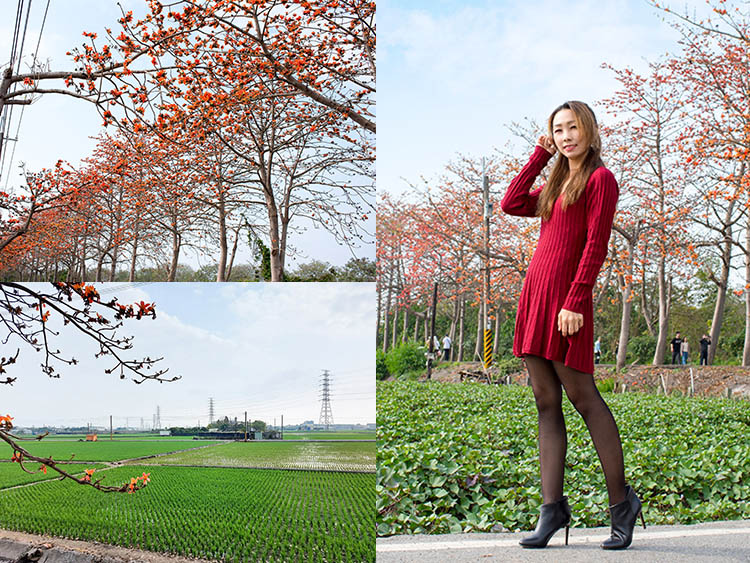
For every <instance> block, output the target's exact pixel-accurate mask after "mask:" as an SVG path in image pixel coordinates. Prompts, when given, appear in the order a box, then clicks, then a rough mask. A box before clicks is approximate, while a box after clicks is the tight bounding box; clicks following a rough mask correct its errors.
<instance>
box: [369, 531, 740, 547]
mask: <svg viewBox="0 0 750 563" xmlns="http://www.w3.org/2000/svg"><path fill="white" fill-rule="evenodd" d="M733 534H748V535H750V528H724V529H722V528H696V529H694V530H664V531H663V532H638V531H637V530H636V533H635V536H634V538H633V539H634V541H637V540H652V539H664V538H682V537H685V536H724V535H733ZM608 537H609V534H596V535H578V534H576V535H572V534H571V536H570V538H569V540H568V543H569V544H576V543H600V542H602V541H604V540H605V539H607V538H608ZM555 540H557V541H555ZM560 540H562V538H561V537H560V536H559V535H557V536H555V537H554V538H553V543H554V544H558V543H560V544H562V543H564V540H563V541H560ZM510 546H518V539H517V538H516V539H497V540H470V539H467V540H466V541H455V540H451V541H429V542H428V541H424V542H416V543H378V544H377V548H376V549H377V552H378V553H392V552H399V551H441V550H445V549H479V548H488V547H510Z"/></svg>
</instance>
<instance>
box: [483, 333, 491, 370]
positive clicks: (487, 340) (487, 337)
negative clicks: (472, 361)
mask: <svg viewBox="0 0 750 563" xmlns="http://www.w3.org/2000/svg"><path fill="white" fill-rule="evenodd" d="M491 365H492V331H491V330H490V329H488V328H486V329H484V368H485V369H487V368H489V367H490V366H491Z"/></svg>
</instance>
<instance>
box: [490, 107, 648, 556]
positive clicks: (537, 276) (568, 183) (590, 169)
mask: <svg viewBox="0 0 750 563" xmlns="http://www.w3.org/2000/svg"><path fill="white" fill-rule="evenodd" d="M548 132H549V136H546V135H542V136H541V137H540V138H539V141H538V143H537V146H536V148H535V150H534V154H533V155H532V156H531V159H530V160H529V162H528V163H527V164H526V166H524V167H523V169H522V170H521V172H520V173H519V174H518V176H516V178H515V179H514V180H513V182H511V185H510V187H509V188H508V192H507V193H506V194H505V197H504V198H503V201H502V203H501V205H502V209H503V211H505V212H506V213H509V214H511V215H519V216H522V217H541V218H542V223H541V229H540V234H539V243H538V244H537V248H536V251H535V252H534V256H533V257H532V259H531V263H530V264H529V268H528V271H527V273H526V279H525V281H524V286H523V290H522V291H521V298H520V300H519V304H518V314H517V315H516V330H515V336H514V341H513V354H514V355H516V356H520V357H523V358H524V359H525V362H526V367H527V369H528V372H529V376H530V378H531V386H532V389H533V391H534V399H535V401H536V406H537V411H538V414H539V465H540V469H541V480H542V498H543V500H544V504H543V505H542V507H541V514H540V517H539V521H538V523H537V526H536V530H535V533H534V534H533V535H531V536H529V537H527V538H524V539H523V540H521V545H522V546H523V547H545V546H546V545H547V542H548V541H549V539H550V538H551V537H552V535H553V534H554V533H555V532H556V531H557V530H559V529H561V528H562V527H565V543H566V544H567V543H568V527H569V524H570V507H569V506H568V502H567V497H565V496H563V474H564V467H565V452H566V448H567V434H566V430H565V420H564V418H563V413H562V388H564V389H565V393H566V394H567V396H568V398H569V399H570V401H571V403H573V406H574V407H575V408H576V410H577V411H578V412H579V413H580V414H581V415H582V416H583V419H584V421H585V422H586V426H587V427H588V429H589V433H590V434H591V438H592V440H593V442H594V446H595V447H596V451H597V453H598V455H599V460H600V462H601V465H602V469H603V470H604V476H605V479H606V482H607V492H608V494H609V504H610V506H609V511H610V517H611V525H612V535H611V537H610V538H609V539H607V540H605V541H604V542H603V543H602V544H601V547H603V548H604V549H624V548H627V547H628V546H629V545H630V543H631V541H632V538H633V527H634V526H635V521H636V518H637V517H638V514H639V513H641V501H640V500H639V499H638V496H637V495H636V494H635V492H634V491H633V489H632V488H631V487H630V486H629V485H626V484H625V469H624V466H623V456H622V445H621V443H620V435H619V432H618V430H617V425H616V424H615V420H614V418H613V417H612V413H611V412H610V410H609V408H608V407H607V405H606V403H605V402H604V400H603V399H602V397H601V395H600V394H599V391H598V390H597V388H596V385H595V383H594V377H593V373H594V361H593V357H592V356H593V354H592V353H591V350H592V343H593V340H594V318H593V317H594V314H593V297H592V292H593V287H594V283H595V282H596V278H597V275H598V274H599V270H600V269H601V266H602V263H603V262H604V259H605V258H606V256H607V245H608V243H609V237H610V234H611V230H612V220H613V217H614V214H615V208H616V206H617V197H618V195H619V190H618V187H617V182H616V181H615V178H614V176H613V175H612V173H611V172H610V171H609V170H607V169H606V168H605V167H604V164H603V163H602V160H601V157H600V151H601V140H600V138H599V131H598V126H597V123H596V117H595V116H594V112H593V111H592V110H591V108H590V107H589V106H588V105H586V104H585V103H583V102H566V103H564V104H562V105H561V106H560V107H558V108H557V109H555V111H553V112H552V115H551V116H550V118H549V122H548ZM557 152H559V153H560V155H561V156H559V157H558V158H557V159H556V161H555V163H554V166H553V167H552V171H551V173H550V175H549V180H548V182H547V184H546V185H545V186H543V187H542V188H539V189H537V190H534V191H531V192H529V189H530V188H531V186H532V184H533V183H534V180H535V178H536V177H537V175H538V174H539V173H540V172H541V171H542V169H543V168H544V166H545V165H546V164H547V162H548V161H549V160H550V159H551V158H552V156H553V155H554V154H555V153H557ZM641 520H642V521H643V515H642V514H641ZM643 526H644V528H645V527H646V524H645V521H643Z"/></svg>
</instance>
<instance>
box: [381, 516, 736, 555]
mask: <svg viewBox="0 0 750 563" xmlns="http://www.w3.org/2000/svg"><path fill="white" fill-rule="evenodd" d="M529 533H530V532H517V533H499V534H450V535H440V536H392V537H390V538H378V539H377V541H376V545H377V548H376V549H377V562H378V563H407V562H408V563H428V562H429V563H435V562H440V563H465V562H473V561H476V562H482V563H488V562H491V561H493V562H494V561H503V562H506V561H508V562H516V561H554V562H555V563H557V562H575V563H585V562H593V561H596V562H600V561H601V562H605V563H606V562H609V561H617V562H618V563H630V562H638V563H640V562H646V561H658V562H659V563H671V562H673V561H674V562H680V563H683V562H687V563H719V562H721V563H728V562H732V563H739V562H742V563H749V562H750V520H733V521H725V522H709V523H703V524H694V525H691V526H649V527H648V528H647V529H646V530H644V529H643V528H642V527H641V528H639V527H636V529H635V534H634V539H633V544H632V545H631V546H630V547H629V548H628V549H627V550H625V551H605V550H603V549H601V548H600V547H599V544H600V543H601V541H602V540H604V539H606V538H608V537H609V528H571V529H570V538H569V542H568V545H567V546H566V545H565V530H559V531H558V532H557V533H556V534H555V535H554V536H553V537H552V539H551V540H550V543H549V545H548V546H547V547H546V548H545V549H524V548H522V547H520V546H519V545H518V540H520V539H521V538H522V537H524V536H527V535H529Z"/></svg>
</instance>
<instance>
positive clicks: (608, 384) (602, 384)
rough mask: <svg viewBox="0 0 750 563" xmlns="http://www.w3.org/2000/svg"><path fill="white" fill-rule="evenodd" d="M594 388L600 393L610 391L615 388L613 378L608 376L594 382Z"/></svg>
mask: <svg viewBox="0 0 750 563" xmlns="http://www.w3.org/2000/svg"><path fill="white" fill-rule="evenodd" d="M596 388H597V389H599V392H600V393H610V392H612V391H614V389H615V379H614V378H613V377H608V378H607V379H602V380H601V381H597V382H596Z"/></svg>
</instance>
